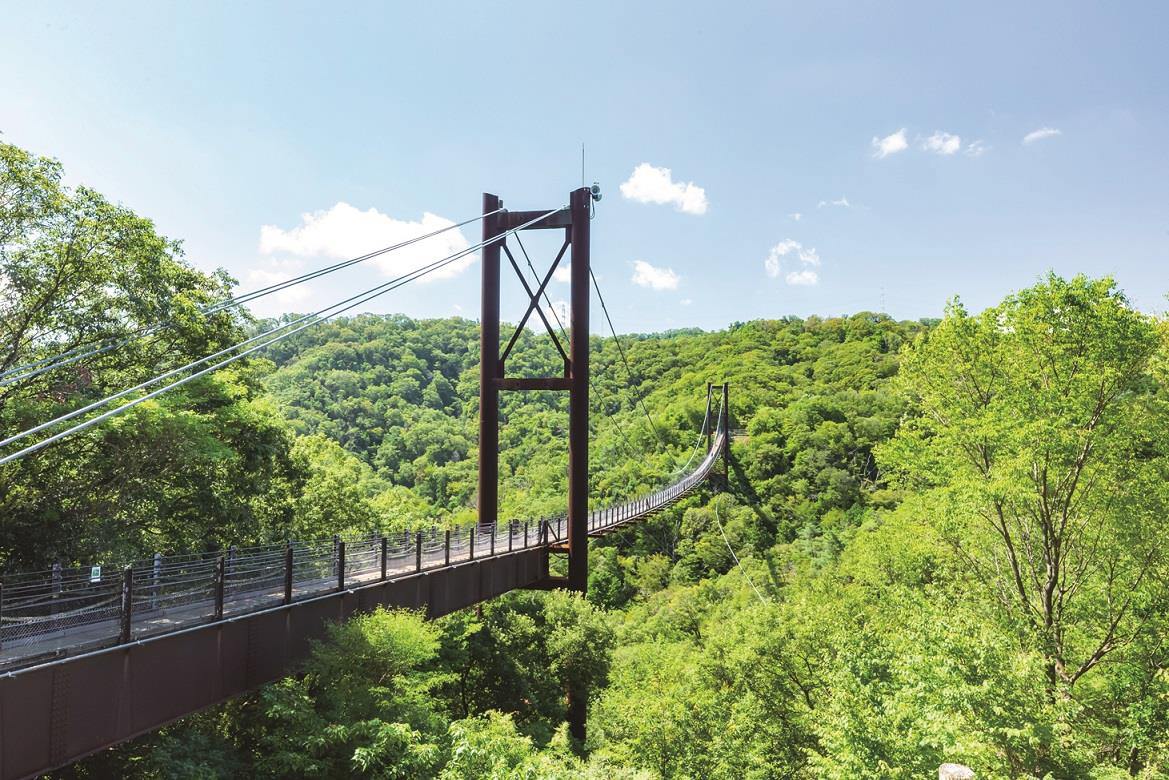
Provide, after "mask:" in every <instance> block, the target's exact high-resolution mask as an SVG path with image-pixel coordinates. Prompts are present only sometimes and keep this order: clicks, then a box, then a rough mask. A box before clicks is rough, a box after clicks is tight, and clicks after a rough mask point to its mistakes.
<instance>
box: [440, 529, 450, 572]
mask: <svg viewBox="0 0 1169 780" xmlns="http://www.w3.org/2000/svg"><path fill="white" fill-rule="evenodd" d="M443 550H444V552H443V558H442V564H443V566H450V565H451V529H449V528H448V529H446V543H445V545H444V547H443Z"/></svg>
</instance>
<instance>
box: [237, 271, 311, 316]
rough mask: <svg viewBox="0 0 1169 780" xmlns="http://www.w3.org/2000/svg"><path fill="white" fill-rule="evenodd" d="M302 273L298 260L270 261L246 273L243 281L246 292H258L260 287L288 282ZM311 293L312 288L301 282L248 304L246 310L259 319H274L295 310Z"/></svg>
mask: <svg viewBox="0 0 1169 780" xmlns="http://www.w3.org/2000/svg"><path fill="white" fill-rule="evenodd" d="M303 271H304V263H303V262H301V261H300V260H277V259H270V260H268V261H267V262H266V263H265V264H264V266H263V267H260V268H253V269H252V270H251V271H248V275H247V278H246V279H245V281H246V282H247V289H248V290H258V289H260V288H262V287H268V286H270V285H273V284H279V283H280V282H284V281H288V280H289V279H291V278H292V277H294V276H299V275H300V274H301V273H302V272H303ZM312 293H313V288H312V287H310V286H309V285H307V284H304V283H303V282H302V283H301V284H298V285H294V286H292V287H285V288H284V289H283V290H280V291H278V292H274V293H271V294H269V295H265V296H263V297H261V298H256V299H255V300H254V301H252V302H251V303H249V304H248V308H250V309H251V310H252V311H253V312H254V313H256V314H258V315H259V316H261V317H274V316H276V315H278V314H283V313H285V312H288V311H293V310H295V309H297V308H298V307H299V305H300V304H301V303H303V302H305V301H307V300H308V299H309V298H311V297H312ZM317 308H319V307H317Z"/></svg>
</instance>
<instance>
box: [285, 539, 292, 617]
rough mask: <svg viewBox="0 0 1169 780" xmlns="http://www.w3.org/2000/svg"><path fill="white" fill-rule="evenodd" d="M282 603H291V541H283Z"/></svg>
mask: <svg viewBox="0 0 1169 780" xmlns="http://www.w3.org/2000/svg"><path fill="white" fill-rule="evenodd" d="M284 603H285V604H291V603H292V542H285V543H284Z"/></svg>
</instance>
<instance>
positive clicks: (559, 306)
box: [528, 301, 571, 349]
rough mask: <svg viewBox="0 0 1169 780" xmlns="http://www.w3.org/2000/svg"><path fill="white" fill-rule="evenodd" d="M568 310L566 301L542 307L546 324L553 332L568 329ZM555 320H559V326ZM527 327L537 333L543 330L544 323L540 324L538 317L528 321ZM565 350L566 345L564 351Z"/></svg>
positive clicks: (554, 302)
mask: <svg viewBox="0 0 1169 780" xmlns="http://www.w3.org/2000/svg"><path fill="white" fill-rule="evenodd" d="M570 308H571V307H570V306H569V305H568V301H552V305H551V306H545V307H544V316H545V317H547V318H548V322H549V323H551V325H552V328H553V330H555V329H556V328H557V327H564V328H567V327H568V312H569V310H570ZM557 319H559V320H560V323H559V326H558V325H557V322H556V321H557ZM528 325H529V326H530V327H531V328H533V329H535V330H538V331H543V330H544V323H542V322H540V318H539V317H534V316H533V317H531V318H530V319H529V320H528ZM567 348H568V347H567V345H566V346H565V349H567Z"/></svg>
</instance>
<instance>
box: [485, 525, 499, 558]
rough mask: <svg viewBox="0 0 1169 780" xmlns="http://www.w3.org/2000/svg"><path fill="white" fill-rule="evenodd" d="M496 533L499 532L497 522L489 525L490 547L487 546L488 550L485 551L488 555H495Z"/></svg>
mask: <svg viewBox="0 0 1169 780" xmlns="http://www.w3.org/2000/svg"><path fill="white" fill-rule="evenodd" d="M497 533H499V524H498V523H497V524H495V525H493V526H491V542H490V547H489V548H488V551H487V554H488V555H495V535H496V534H497Z"/></svg>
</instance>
